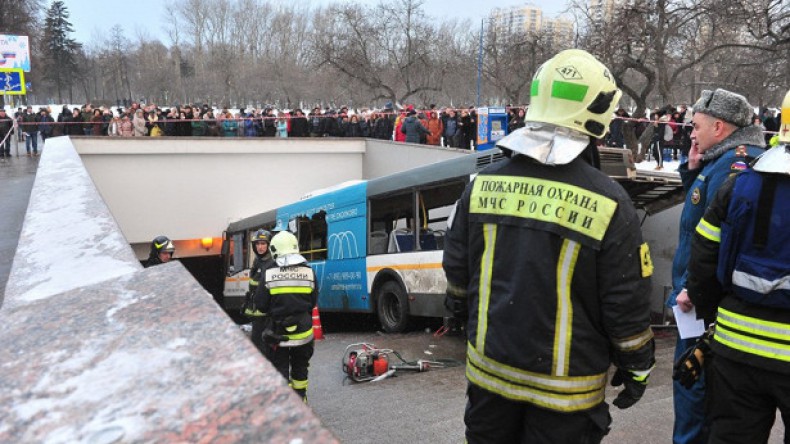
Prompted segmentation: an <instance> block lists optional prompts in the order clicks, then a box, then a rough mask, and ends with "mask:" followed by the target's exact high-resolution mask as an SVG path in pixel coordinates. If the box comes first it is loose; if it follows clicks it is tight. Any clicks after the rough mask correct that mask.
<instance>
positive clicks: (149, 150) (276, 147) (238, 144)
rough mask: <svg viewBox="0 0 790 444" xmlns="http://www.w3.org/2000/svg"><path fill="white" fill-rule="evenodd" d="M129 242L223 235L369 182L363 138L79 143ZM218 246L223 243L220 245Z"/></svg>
mask: <svg viewBox="0 0 790 444" xmlns="http://www.w3.org/2000/svg"><path fill="white" fill-rule="evenodd" d="M74 144H75V147H76V148H77V152H78V153H79V154H80V156H81V157H82V160H83V162H84V164H85V167H86V168H87V169H88V172H89V173H90V176H91V177H92V178H93V181H94V182H95V183H96V187H97V188H98V189H99V191H100V192H101V194H102V196H103V197H104V200H105V202H107V205H108V206H109V207H110V211H111V212H112V214H113V215H114V216H115V218H116V219H117V220H118V223H119V225H120V226H121V230H122V231H123V233H124V235H125V236H126V238H127V239H128V240H129V242H130V243H146V244H147V243H148V242H150V241H151V239H153V238H154V237H155V236H157V235H159V234H166V235H168V236H170V237H171V238H172V239H199V238H203V237H215V238H216V237H218V236H220V235H221V233H222V231H223V230H224V229H225V228H226V227H227V225H228V223H230V222H232V221H234V220H238V219H241V218H243V217H247V216H251V215H253V214H256V213H260V212H262V211H266V210H269V209H271V208H273V207H276V206H278V205H282V204H285V203H287V202H291V201H294V200H297V199H299V198H300V197H301V196H302V195H304V194H305V193H306V192H308V191H311V190H315V189H319V188H325V187H328V186H331V185H335V184H337V183H340V182H343V181H346V180H351V179H361V178H362V177H363V170H362V157H363V155H364V153H365V142H364V140H362V139H354V140H344V139H334V140H331V139H321V140H320V141H316V140H315V139H301V140H300V139H260V138H256V139H247V138H197V137H196V138H192V137H190V138H181V137H179V138H170V137H167V138H165V137H162V138H158V137H154V138H151V137H146V138H109V137H103V138H74ZM215 243H218V242H215Z"/></svg>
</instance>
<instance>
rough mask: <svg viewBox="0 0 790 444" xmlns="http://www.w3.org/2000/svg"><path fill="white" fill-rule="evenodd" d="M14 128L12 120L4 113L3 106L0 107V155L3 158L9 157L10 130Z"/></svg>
mask: <svg viewBox="0 0 790 444" xmlns="http://www.w3.org/2000/svg"><path fill="white" fill-rule="evenodd" d="M13 129H14V121H13V120H12V119H11V117H9V116H8V114H6V111H5V108H3V107H0V142H2V145H0V157H2V158H3V159H5V158H9V159H10V158H11V131H13Z"/></svg>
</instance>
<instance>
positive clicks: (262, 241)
mask: <svg viewBox="0 0 790 444" xmlns="http://www.w3.org/2000/svg"><path fill="white" fill-rule="evenodd" d="M271 241H272V234H271V233H270V232H268V231H266V230H264V229H259V230H257V231H255V233H253V235H252V238H251V239H250V244H252V245H251V246H252V251H253V253H255V260H254V261H253V262H252V267H251V268H250V289H249V291H247V295H246V298H245V301H244V308H243V309H242V312H243V313H244V315H245V316H247V317H249V318H251V319H252V334H251V335H250V338H251V339H252V343H253V344H255V346H256V347H258V350H260V352H261V353H262V354H263V355H264V356H267V352H268V351H269V347H266V345H265V344H264V343H263V331H264V330H265V329H266V325H267V323H268V322H269V319H268V318H267V316H266V313H265V312H263V311H261V310H259V309H258V308H257V307H256V306H255V301H254V300H253V298H254V296H255V292H256V291H257V290H258V285H259V283H260V281H261V279H263V273H264V272H265V271H266V270H267V269H269V268H271V267H273V266H274V259H273V258H272V253H271V251H269V244H270V243H271Z"/></svg>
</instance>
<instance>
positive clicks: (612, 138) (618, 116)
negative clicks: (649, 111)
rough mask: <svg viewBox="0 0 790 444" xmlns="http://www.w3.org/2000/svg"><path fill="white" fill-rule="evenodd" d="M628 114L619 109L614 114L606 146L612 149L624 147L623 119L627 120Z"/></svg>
mask: <svg viewBox="0 0 790 444" xmlns="http://www.w3.org/2000/svg"><path fill="white" fill-rule="evenodd" d="M628 117H629V116H628V112H626V110H624V109H623V108H620V109H618V110H617V112H615V118H614V119H612V124H611V125H609V137H608V138H607V143H606V144H607V145H608V146H612V147H618V148H622V147H624V146H625V137H624V136H623V124H624V123H625V120H623V119H625V118H628Z"/></svg>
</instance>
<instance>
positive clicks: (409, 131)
mask: <svg viewBox="0 0 790 444" xmlns="http://www.w3.org/2000/svg"><path fill="white" fill-rule="evenodd" d="M416 114H417V113H416V112H415V111H414V110H413V109H411V110H409V111H408V112H407V113H406V118H405V119H403V123H402V124H401V126H400V131H401V132H402V133H403V134H405V135H406V140H404V142H406V143H420V136H422V135H426V136H427V135H428V134H431V132H430V131H428V129H427V128H425V127H424V126H423V125H422V123H420V121H419V120H417V116H416Z"/></svg>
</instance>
